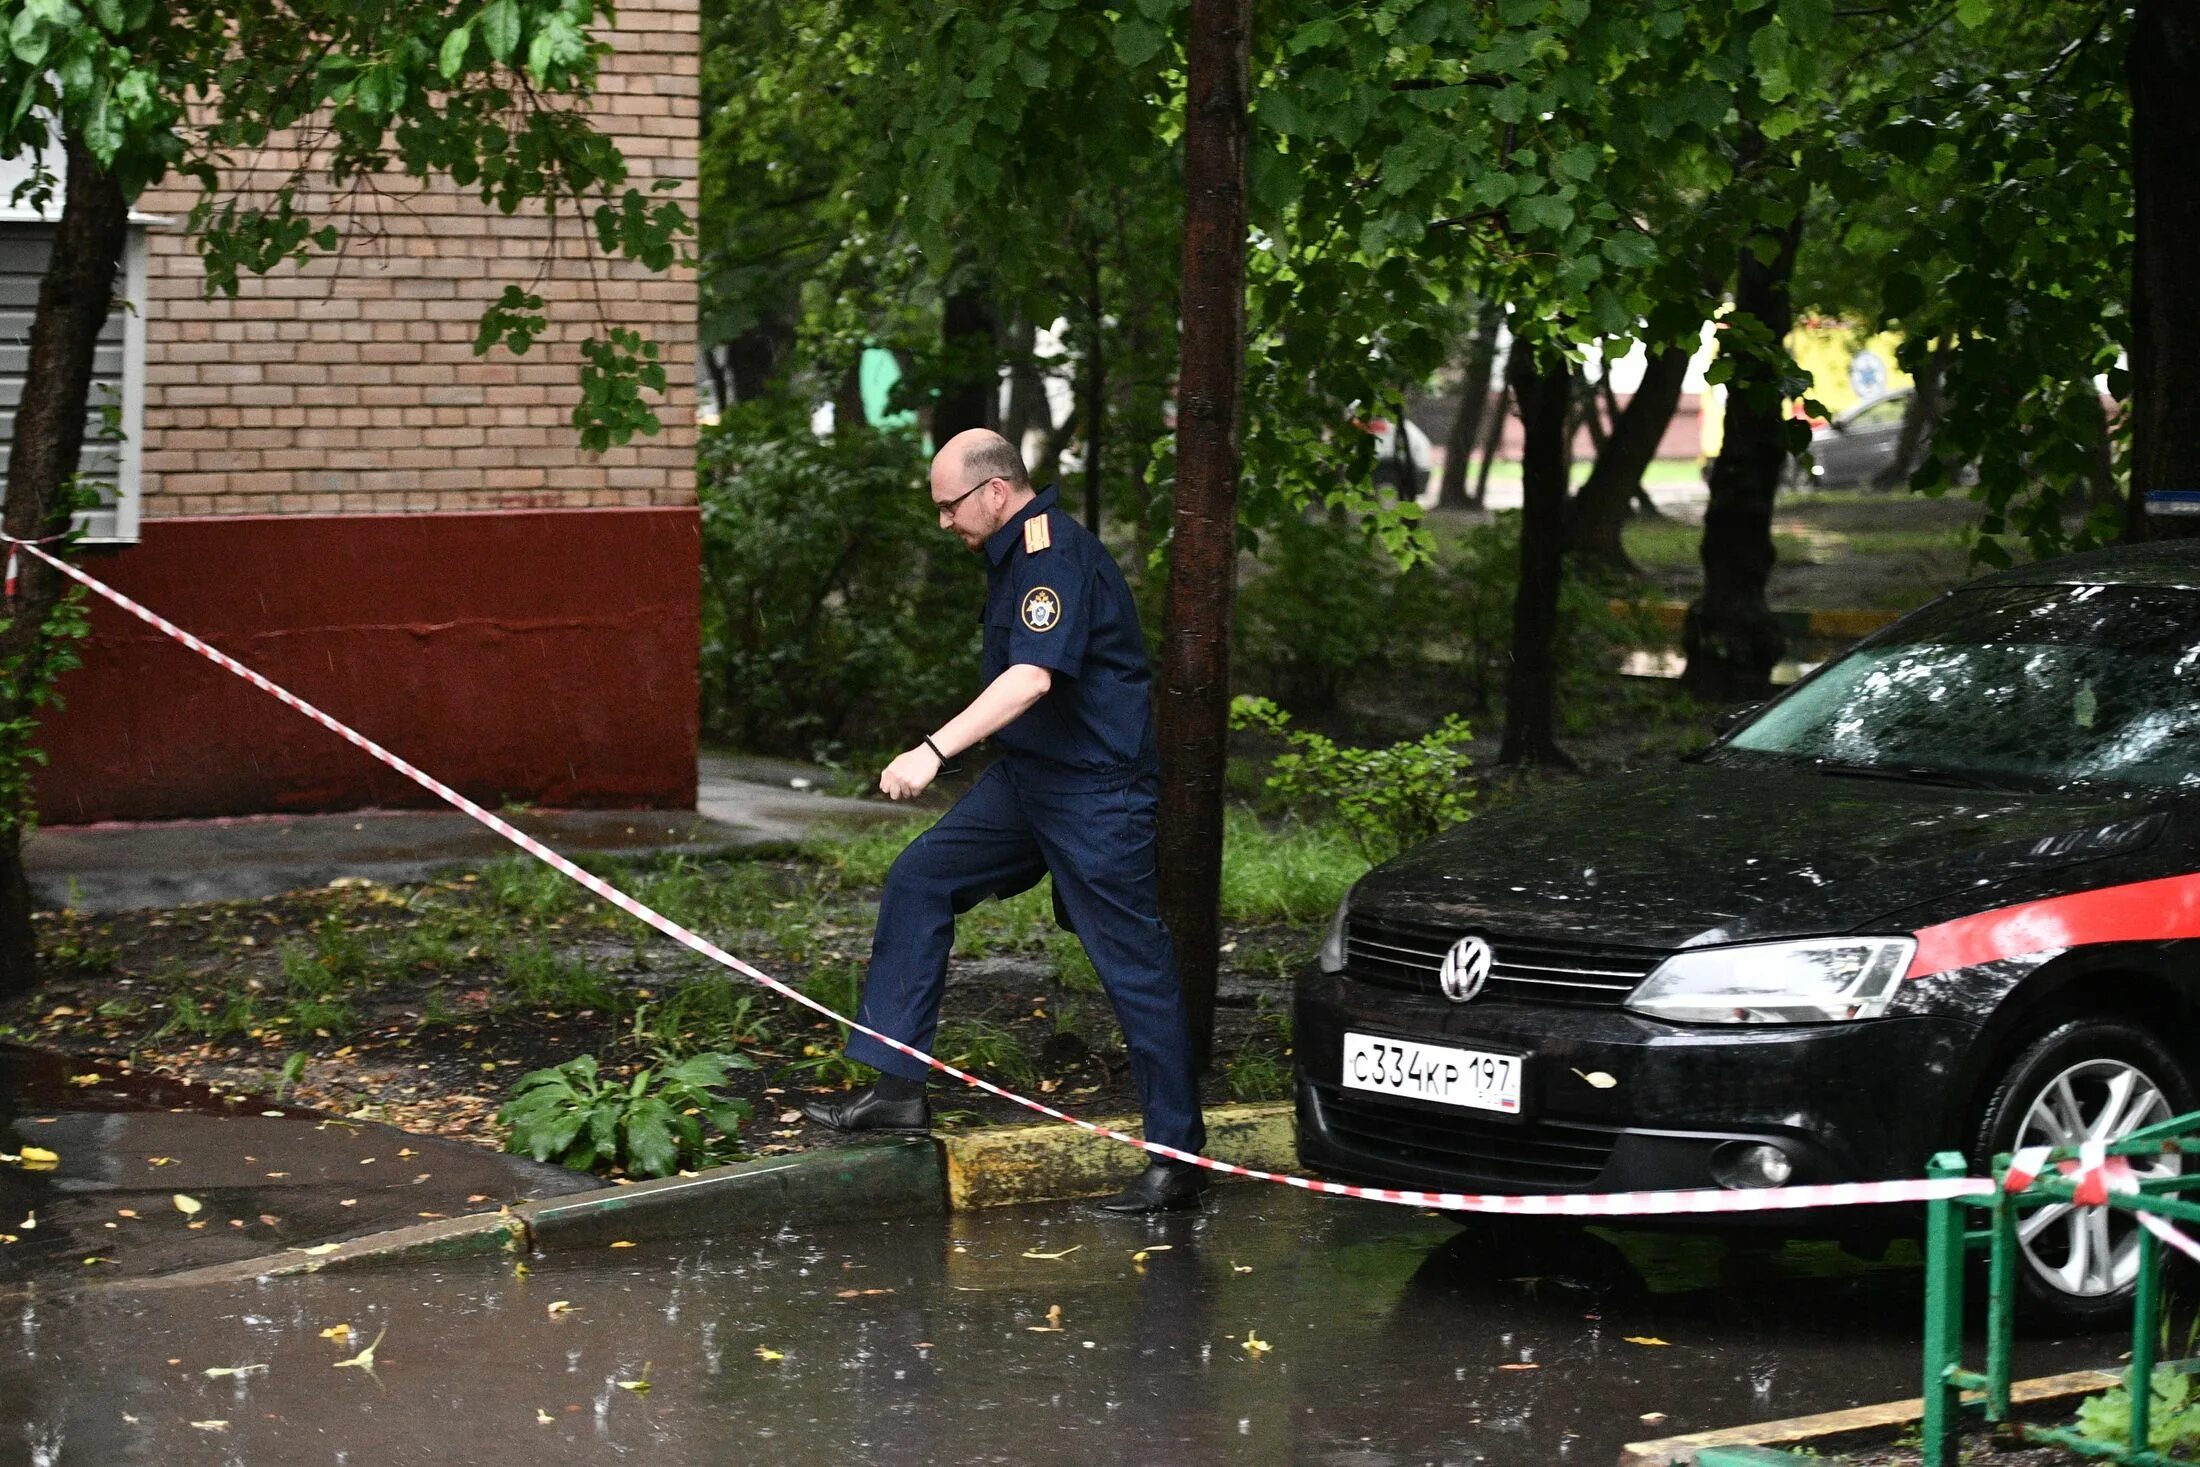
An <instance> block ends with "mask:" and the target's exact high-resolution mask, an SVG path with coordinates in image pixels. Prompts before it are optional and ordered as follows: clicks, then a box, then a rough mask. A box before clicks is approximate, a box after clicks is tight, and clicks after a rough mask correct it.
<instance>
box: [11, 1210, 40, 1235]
mask: <svg viewBox="0 0 2200 1467" xmlns="http://www.w3.org/2000/svg"><path fill="white" fill-rule="evenodd" d="M16 1226H17V1227H19V1228H21V1229H22V1230H23V1231H24V1232H26V1233H28V1232H31V1231H33V1230H34V1229H36V1228H37V1226H38V1214H37V1213H35V1212H26V1213H24V1214H23V1220H22V1221H21V1222H19V1223H17V1224H16Z"/></svg>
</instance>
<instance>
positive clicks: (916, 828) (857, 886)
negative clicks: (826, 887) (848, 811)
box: [802, 816, 936, 891]
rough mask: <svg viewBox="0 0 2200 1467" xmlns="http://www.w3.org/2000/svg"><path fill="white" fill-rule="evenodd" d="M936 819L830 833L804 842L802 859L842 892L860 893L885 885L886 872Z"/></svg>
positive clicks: (892, 823) (931, 817)
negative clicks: (822, 873) (823, 874)
mask: <svg viewBox="0 0 2200 1467" xmlns="http://www.w3.org/2000/svg"><path fill="white" fill-rule="evenodd" d="M934 818H936V817H933V816H925V817H922V818H920V819H916V820H909V821H889V822H885V823H881V824H875V825H864V826H862V827H860V828H858V829H855V830H845V829H843V830H829V831H825V832H822V833H820V834H818V835H814V836H812V837H811V838H810V839H809V840H808V841H806V842H804V844H803V847H802V856H803V859H804V860H806V861H809V862H811V863H812V864H814V865H816V866H817V867H819V868H820V869H821V870H822V871H823V872H824V873H825V874H826V875H828V876H829V877H830V878H831V880H832V882H833V884H834V885H835V886H837V887H839V888H841V889H843V890H851V891H861V890H867V889H871V888H876V887H881V886H884V885H885V884H886V873H887V872H888V871H889V870H890V869H892V867H893V864H894V860H895V858H896V857H898V856H899V855H900V854H901V853H902V851H903V850H905V849H906V848H907V847H908V845H909V842H911V841H913V840H915V839H916V838H917V837H918V836H920V835H922V834H923V833H924V832H925V831H927V830H929V829H931V827H932V822H933V820H934Z"/></svg>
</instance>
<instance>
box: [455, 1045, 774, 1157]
mask: <svg viewBox="0 0 2200 1467" xmlns="http://www.w3.org/2000/svg"><path fill="white" fill-rule="evenodd" d="M754 1068H756V1066H755V1062H754V1061H752V1060H750V1059H749V1058H748V1057H747V1056H746V1055H740V1054H719V1053H705V1054H697V1055H690V1056H689V1057H687V1058H686V1059H683V1060H680V1061H678V1062H677V1063H669V1064H665V1065H661V1066H660V1065H643V1066H642V1067H640V1068H639V1069H637V1070H636V1071H635V1072H634V1074H633V1076H632V1078H631V1079H626V1080H621V1079H618V1078H616V1077H606V1076H604V1075H602V1074H601V1073H600V1071H599V1069H598V1067H597V1064H596V1060H595V1058H594V1056H592V1055H583V1056H581V1057H580V1058H579V1059H575V1060H568V1061H566V1062H565V1063H564V1064H562V1065H559V1066H557V1067H556V1068H554V1069H547V1070H536V1071H534V1072H533V1073H532V1074H529V1075H526V1076H524V1077H522V1078H521V1080H520V1082H519V1083H518V1084H517V1085H515V1086H513V1087H512V1096H511V1099H509V1100H508V1101H506V1102H505V1104H504V1106H503V1108H502V1109H500V1110H499V1111H498V1112H497V1117H496V1118H497V1123H498V1124H499V1125H501V1126H503V1127H504V1128H505V1130H506V1132H507V1138H506V1141H505V1146H504V1149H505V1150H507V1151H511V1152H516V1153H519V1154H521V1155H526V1156H532V1157H533V1158H535V1160H537V1161H554V1162H556V1163H557V1164H558V1165H560V1166H566V1167H571V1168H573V1169H574V1170H575V1171H594V1170H598V1169H604V1170H611V1169H616V1170H619V1171H623V1172H624V1173H625V1174H626V1175H628V1176H630V1177H667V1176H670V1175H672V1174H673V1173H674V1172H676V1171H678V1170H680V1169H681V1168H682V1167H685V1166H689V1165H691V1164H694V1163H697V1162H701V1161H705V1160H707V1159H709V1158H710V1156H711V1154H712V1153H713V1151H714V1150H717V1149H721V1148H724V1147H730V1146H731V1145H732V1143H733V1142H734V1141H736V1140H737V1139H738V1137H739V1135H740V1132H741V1126H742V1124H743V1123H744V1122H746V1121H747V1120H748V1118H749V1116H750V1114H751V1112H752V1109H753V1108H752V1107H751V1106H750V1105H749V1103H748V1102H747V1101H745V1100H737V1099H727V1098H724V1097H722V1096H719V1095H716V1094H714V1093H713V1092H714V1091H716V1090H718V1089H719V1088H721V1087H723V1086H724V1085H725V1083H726V1080H727V1078H728V1076H729V1074H730V1072H731V1071H734V1070H750V1069H754ZM705 1120H708V1121H709V1122H710V1124H711V1125H712V1126H713V1127H715V1128H716V1129H717V1131H718V1132H719V1135H720V1136H721V1137H722V1138H723V1139H722V1141H720V1142H718V1143H716V1145H714V1144H713V1143H712V1141H711V1140H710V1139H708V1138H707V1137H706V1134H705V1132H704V1130H703V1122H704V1121H705Z"/></svg>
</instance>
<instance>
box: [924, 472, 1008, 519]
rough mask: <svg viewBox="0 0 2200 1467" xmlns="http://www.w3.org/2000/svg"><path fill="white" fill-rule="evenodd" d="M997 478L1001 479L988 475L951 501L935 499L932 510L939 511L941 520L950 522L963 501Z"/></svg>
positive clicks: (996, 475) (995, 475)
mask: <svg viewBox="0 0 2200 1467" xmlns="http://www.w3.org/2000/svg"><path fill="white" fill-rule="evenodd" d="M999 477H1001V476H1000V475H999V474H991V475H988V476H987V477H985V478H983V479H980V480H979V481H978V482H977V483H975V484H973V485H971V486H970V487H969V488H968V489H965V490H963V492H962V493H960V494H958V495H956V496H955V497H954V498H953V499H935V500H933V501H932V508H934V509H936V510H938V511H939V514H940V518H941V519H943V520H951V519H953V518H954V517H955V511H956V510H958V509H960V508H962V502H963V501H964V500H965V499H968V498H969V497H970V496H971V495H973V494H975V493H977V492H978V491H979V490H980V489H983V488H984V487H985V486H986V485H988V484H990V483H992V482H993V481H994V480H995V479H998V478H999Z"/></svg>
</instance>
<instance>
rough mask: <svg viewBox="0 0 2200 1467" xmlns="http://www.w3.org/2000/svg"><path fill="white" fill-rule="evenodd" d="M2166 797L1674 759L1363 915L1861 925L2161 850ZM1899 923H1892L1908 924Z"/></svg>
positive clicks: (1378, 883)
mask: <svg viewBox="0 0 2200 1467" xmlns="http://www.w3.org/2000/svg"><path fill="white" fill-rule="evenodd" d="M2169 819H2170V816H2169V814H2168V802H2167V801H2166V800H2162V801H2156V802H2152V803H2150V802H2149V801H2148V800H2147V799H2145V798H2137V797H2133V796H2129V795H2122V794H2104V793H2101V792H2098V791H2088V792H2083V793H2077V792H2057V793H2042V794H2034V793H2005V792H1999V791H1982V790H1966V789H1951V788H1947V787H1945V786H1938V785H1924V784H1914V783H1902V782H1895V781H1884V780H1874V779H1858V778H1853V777H1842V776H1837V775H1827V774H1821V773H1818V772H1816V771H1814V770H1810V769H1794V768H1786V767H1774V768H1750V767H1745V766H1739V765H1734V764H1723V763H1722V764H1689V763H1677V764H1674V765H1671V766H1668V767H1666V768H1663V769H1659V770H1654V771H1643V772H1637V773H1632V774H1625V775H1614V776H1610V777H1607V778H1603V779H1596V780H1588V781H1584V782H1582V783H1580V784H1576V785H1572V786H1568V787H1565V788H1560V789H1554V790H1550V791H1546V792H1542V793H1539V794H1537V795H1534V796H1531V797H1528V798H1525V799H1521V800H1518V801H1515V802H1513V803H1510V804H1506V805H1502V806H1499V807H1497V808H1495V809H1492V810H1489V811H1487V812H1486V813H1483V814H1480V815H1477V816H1476V817H1475V818H1474V819H1472V820H1469V821H1468V822H1467V823H1466V824H1464V825H1461V826H1458V827H1457V828H1455V829H1453V830H1451V831H1449V832H1447V833H1445V834H1444V835H1441V836H1438V837H1437V838H1436V839H1434V840H1432V841H1429V842H1427V843H1426V844H1424V845H1421V846H1417V847H1415V848H1414V849H1413V850H1410V851H1408V852H1406V853H1405V854H1404V855H1401V856H1399V857H1398V858H1397V859H1395V860H1393V861H1390V862H1388V863H1387V864H1385V865H1382V866H1379V867H1377V868H1376V869H1375V870H1374V871H1371V872H1370V873H1368V875H1367V876H1366V877H1365V878H1363V879H1362V880H1361V882H1360V884H1359V885H1358V886H1357V887H1356V888H1354V891H1353V897H1352V904H1353V908H1354V910H1355V911H1372V912H1380V913H1383V914H1387V915H1390V916H1395V917H1407V918H1412V919H1415V920H1418V921H1424V922H1432V923H1437V924H1441V925H1445V926H1452V927H1459V928H1468V927H1473V928H1480V929H1483V930H1486V931H1490V932H1496V933H1505V934H1509V935H1513V936H1524V937H1525V936H1534V937H1546V938H1559V937H1564V938H1571V939H1576V940H1586V941H1596V942H1605V943H1614V944H1621V945H1627V946H1643V947H1659V948H1674V947H1682V946H1691V945H1698V944H1704V943H1717V942H1738V941H1751V940H1758V939H1770V938H1779V937H1794V936H1805V935H1809V934H1813V933H1825V932H1848V931H1855V930H1859V929H1868V928H1870V927H1872V926H1873V925H1874V924H1875V923H1879V922H1883V921H1886V920H1887V919H1888V918H1889V917H1890V916H1891V915H1892V914H1894V913H1897V912H1900V911H1903V910H1905V909H1907V908H1911V907H1914V906H1916V905H1918V904H1919V903H1921V902H1926V901H1929V900H1931V899H1933V898H1936V897H1944V896H1947V895H1950V894H1952V893H1954V892H1957V891H1961V890H1968V889H1976V890H1978V892H1979V894H1980V896H1981V902H1980V905H1981V906H1982V907H1984V906H1987V905H1990V904H1991V897H1990V896H1989V895H1988V889H1989V888H1992V887H1994V886H1997V885H1999V884H2000V883H2001V882H2002V881H2004V880H2007V879H2009V878H2012V877H2016V876H2020V875H2023V874H2026V873H2036V872H2038V871H2039V870H2041V869H2042V868H2043V867H2047V866H2058V865H2069V864H2075V863H2079V862H2083V861H2089V860H2099V859H2103V858H2106V857H2109V856H2121V855H2125V854H2127V853H2129V852H2132V851H2135V850H2138V849H2140V848H2142V847H2144V846H2146V845H2148V844H2151V843H2152V842H2153V841H2154V840H2155V839H2157V838H2158V837H2159V835H2160V834H2161V831H2162V829H2163V828H2164V826H2165V825H2166V824H2167V822H2168V820H2169ZM1898 925H1899V924H1898Z"/></svg>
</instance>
